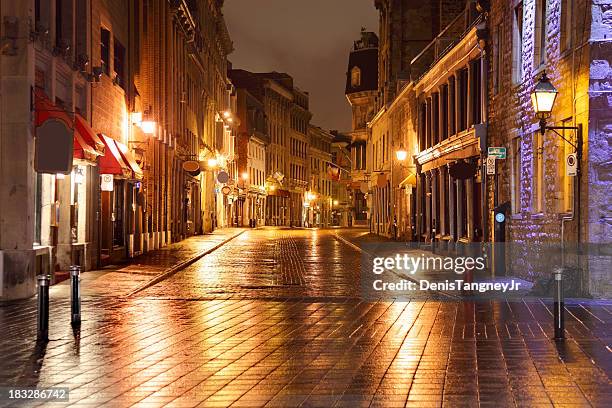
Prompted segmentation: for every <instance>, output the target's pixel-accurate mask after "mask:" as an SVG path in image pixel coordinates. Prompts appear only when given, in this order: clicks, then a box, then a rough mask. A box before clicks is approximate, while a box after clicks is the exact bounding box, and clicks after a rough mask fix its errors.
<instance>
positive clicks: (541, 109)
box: [531, 72, 557, 134]
mask: <svg viewBox="0 0 612 408" xmlns="http://www.w3.org/2000/svg"><path fill="white" fill-rule="evenodd" d="M556 99H557V89H556V88H555V87H554V85H553V84H552V83H551V82H550V80H549V79H548V76H547V75H546V72H544V73H542V76H541V77H540V80H539V81H538V83H537V84H536V86H535V88H534V90H533V92H532V93H531V103H532V104H533V110H534V112H535V114H536V117H537V118H538V119H540V132H541V133H542V134H544V133H545V132H546V119H548V118H550V116H551V115H552V110H553V106H554V104H555V100H556Z"/></svg>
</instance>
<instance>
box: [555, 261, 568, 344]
mask: <svg viewBox="0 0 612 408" xmlns="http://www.w3.org/2000/svg"><path fill="white" fill-rule="evenodd" d="M553 277H554V288H553V290H554V291H555V293H554V305H553V309H554V310H553V317H554V319H555V321H554V325H555V340H563V339H565V301H564V297H563V269H561V268H559V269H555V271H554V272H553Z"/></svg>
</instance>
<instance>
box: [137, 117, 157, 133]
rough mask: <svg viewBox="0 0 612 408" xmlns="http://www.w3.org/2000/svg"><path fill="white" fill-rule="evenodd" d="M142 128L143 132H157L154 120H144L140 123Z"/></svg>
mask: <svg viewBox="0 0 612 408" xmlns="http://www.w3.org/2000/svg"><path fill="white" fill-rule="evenodd" d="M140 128H141V129H142V132H143V133H145V134H147V135H151V134H153V133H155V122H153V121H152V120H143V121H142V122H141V123H140Z"/></svg>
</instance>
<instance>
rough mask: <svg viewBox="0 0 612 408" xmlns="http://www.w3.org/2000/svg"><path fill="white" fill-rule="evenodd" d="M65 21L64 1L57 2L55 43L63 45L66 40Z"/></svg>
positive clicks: (57, 0) (58, 0)
mask: <svg viewBox="0 0 612 408" xmlns="http://www.w3.org/2000/svg"><path fill="white" fill-rule="evenodd" d="M63 28H64V21H63V10H62V0H56V2H55V43H56V44H57V45H61V43H62V40H63V38H64V32H63Z"/></svg>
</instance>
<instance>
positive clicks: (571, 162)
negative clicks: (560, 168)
mask: <svg viewBox="0 0 612 408" xmlns="http://www.w3.org/2000/svg"><path fill="white" fill-rule="evenodd" d="M565 172H566V174H567V175H568V176H576V175H578V160H577V158H576V153H570V154H568V155H567V158H566V159H565Z"/></svg>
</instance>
